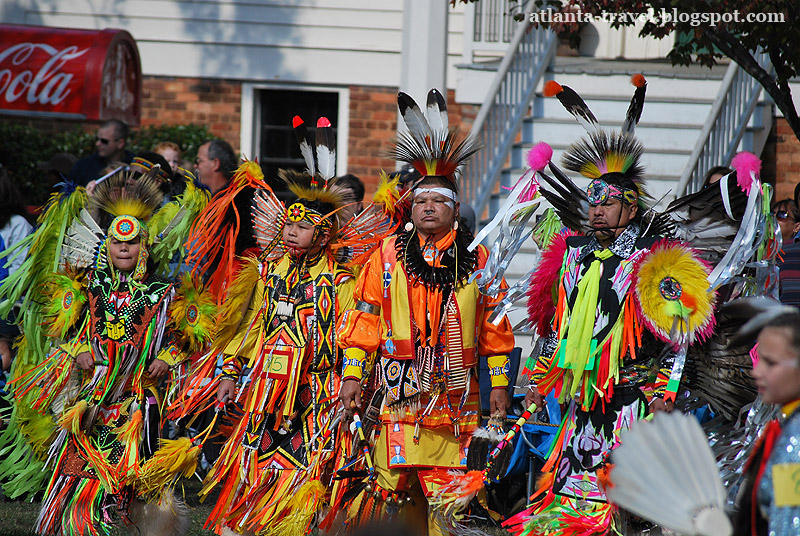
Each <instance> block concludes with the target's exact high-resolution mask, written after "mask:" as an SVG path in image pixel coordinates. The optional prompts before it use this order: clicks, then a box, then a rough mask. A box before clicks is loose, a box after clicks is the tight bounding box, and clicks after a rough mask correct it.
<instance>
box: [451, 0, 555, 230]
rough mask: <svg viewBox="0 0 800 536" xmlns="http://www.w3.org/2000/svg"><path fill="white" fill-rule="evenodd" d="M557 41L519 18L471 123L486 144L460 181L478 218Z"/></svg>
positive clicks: (479, 139) (474, 130) (529, 8)
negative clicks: (495, 73)
mask: <svg viewBox="0 0 800 536" xmlns="http://www.w3.org/2000/svg"><path fill="white" fill-rule="evenodd" d="M532 4H533V2H528V4H527V5H526V7H525V9H523V10H522V12H523V13H527V12H530V11H531V9H532ZM557 44H558V42H557V39H556V35H555V33H554V32H552V31H550V30H546V29H543V28H533V27H532V25H531V23H529V22H528V21H527V20H526V21H522V22H519V23H518V27H517V28H516V31H515V33H514V37H513V38H512V39H511V42H510V44H509V46H508V50H507V52H506V54H505V56H503V60H502V62H501V63H500V67H499V68H498V70H497V75H496V76H495V78H494V81H493V82H492V85H491V87H490V89H489V92H488V93H487V95H486V98H485V99H484V101H483V104H482V105H481V108H480V110H479V111H478V115H477V117H476V118H475V122H474V123H473V124H472V130H471V131H470V134H471V135H472V136H474V137H475V138H476V139H477V140H478V141H479V142H480V143H481V145H482V147H483V149H481V150H480V151H478V153H477V154H476V155H475V156H474V157H473V158H472V160H471V161H470V163H469V165H468V166H467V167H466V169H464V175H463V179H462V182H461V184H462V195H463V197H464V199H465V201H467V202H469V203H470V204H471V205H472V208H473V209H474V210H475V214H476V216H477V217H478V220H479V221H480V220H481V219H483V218H484V211H485V210H486V207H487V205H488V203H489V198H490V196H491V195H492V192H494V190H495V189H496V187H497V183H498V181H499V180H500V173H501V171H502V169H503V167H504V165H505V163H506V161H507V160H508V154H509V151H510V150H511V146H512V145H513V143H514V141H515V139H516V137H517V134H518V133H519V130H520V126H521V125H522V120H523V119H524V118H525V116H526V115H527V113H528V109H529V107H530V103H531V100H532V99H533V96H534V91H535V89H536V86H537V84H538V83H539V81H540V80H541V79H542V77H543V76H544V73H545V71H546V70H547V68H548V67H549V65H550V62H551V61H552V59H553V57H554V56H555V52H556V47H557ZM490 216H491V215H490Z"/></svg>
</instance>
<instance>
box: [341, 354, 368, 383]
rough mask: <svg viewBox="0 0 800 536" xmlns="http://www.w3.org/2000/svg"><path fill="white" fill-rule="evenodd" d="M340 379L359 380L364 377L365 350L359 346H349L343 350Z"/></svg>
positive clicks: (365, 364)
mask: <svg viewBox="0 0 800 536" xmlns="http://www.w3.org/2000/svg"><path fill="white" fill-rule="evenodd" d="M342 362H343V366H342V380H359V381H361V378H363V377H364V369H365V368H366V366H367V352H365V351H364V350H362V349H361V348H356V347H351V348H347V349H345V351H344V357H343V358H342Z"/></svg>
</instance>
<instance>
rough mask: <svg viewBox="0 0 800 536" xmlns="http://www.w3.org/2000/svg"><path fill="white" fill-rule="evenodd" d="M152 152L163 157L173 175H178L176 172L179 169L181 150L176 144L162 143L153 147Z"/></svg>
mask: <svg viewBox="0 0 800 536" xmlns="http://www.w3.org/2000/svg"><path fill="white" fill-rule="evenodd" d="M153 152H154V153H158V154H160V155H161V156H163V157H164V159H165V160H166V161H167V163H168V164H169V167H170V168H171V169H172V173H173V174H175V173H178V170H179V169H181V148H180V147H178V144H177V143H174V142H171V141H162V142H161V143H159V144H158V145H156V146H155V147H153Z"/></svg>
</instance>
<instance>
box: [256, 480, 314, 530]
mask: <svg viewBox="0 0 800 536" xmlns="http://www.w3.org/2000/svg"><path fill="white" fill-rule="evenodd" d="M324 497H325V486H324V485H323V484H322V482H320V481H319V480H311V481H309V482H306V483H305V484H303V485H302V486H300V489H299V490H297V493H295V494H294V495H292V496H291V498H290V499H289V502H288V503H287V504H286V507H285V508H284V509H283V512H285V514H286V515H285V516H283V517H282V518H281V520H280V521H279V522H278V523H277V524H276V525H275V526H274V528H273V530H270V531H269V533H270V534H273V535H275V536H303V535H304V534H307V533H308V525H309V523H311V520H312V519H313V518H314V514H316V513H317V510H319V508H320V506H321V505H322V500H323V498H324Z"/></svg>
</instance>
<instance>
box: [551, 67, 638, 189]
mask: <svg viewBox="0 0 800 536" xmlns="http://www.w3.org/2000/svg"><path fill="white" fill-rule="evenodd" d="M631 83H632V84H633V85H634V86H636V91H635V92H634V95H633V98H632V99H631V103H630V106H629V107H628V111H627V113H626V115H625V121H624V123H623V126H622V129H621V130H620V131H619V132H608V131H605V130H603V129H601V128H600V126H599V124H598V122H597V118H596V117H595V116H594V114H593V113H592V111H591V110H590V109H589V107H588V106H587V105H586V102H584V101H583V99H581V97H580V96H579V95H578V94H577V93H576V92H575V91H574V90H572V89H571V88H569V87H568V86H562V85H560V84H558V83H557V82H555V81H553V80H551V81H549V82H547V84H545V88H544V95H545V96H547V97H551V96H555V97H556V98H557V99H558V100H559V102H561V104H562V105H563V106H564V108H566V110H567V111H568V112H569V113H570V114H572V116H574V117H575V119H577V120H578V123H580V124H581V126H583V127H584V129H586V131H587V133H588V136H585V137H583V138H581V139H580V140H578V141H577V142H575V143H573V144H572V145H571V146H570V147H569V149H567V151H566V152H565V153H564V157H563V164H564V167H566V168H567V169H569V170H571V171H575V172H578V173H580V174H581V175H583V176H584V177H587V178H589V179H592V180H593V183H592V184H593V185H594V181H597V180H598V179H601V178H602V179H603V181H604V182H603V184H602V186H604V187H605V188H603V191H604V192H605V193H606V195H609V191H608V186H609V185H612V186H619V184H615V182H619V180H620V179H622V177H624V179H627V180H630V181H632V182H633V185H635V188H636V191H635V192H631V193H627V192H624V191H619V192H616V190H615V188H611V192H610V195H611V197H618V198H620V199H622V200H624V201H628V202H637V203H638V204H640V205H643V202H642V201H643V198H646V197H647V194H646V193H645V192H644V189H643V174H644V169H643V167H642V165H641V158H642V154H643V152H644V149H643V148H642V145H641V144H640V143H639V141H638V140H637V139H636V138H635V137H634V135H633V132H634V129H635V128H636V124H637V123H638V122H639V118H640V117H641V115H642V109H643V108H644V98H645V92H646V90H647V81H646V80H645V78H644V76H642V75H641V74H636V75H634V76H633V77H632V78H631ZM552 167H554V166H553V164H552V163H551V168H552ZM607 174H618V175H612V176H610V177H607ZM605 179H608V180H605ZM590 188H592V187H590ZM629 190H630V188H629ZM594 191H595V192H597V191H598V189H597V188H594ZM634 193H635V195H633V194H634ZM615 194H618V195H615ZM626 194H627V195H626ZM589 195H590V202H591V201H592V199H591V197H592V192H590V194H589ZM634 197H635V200H634Z"/></svg>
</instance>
